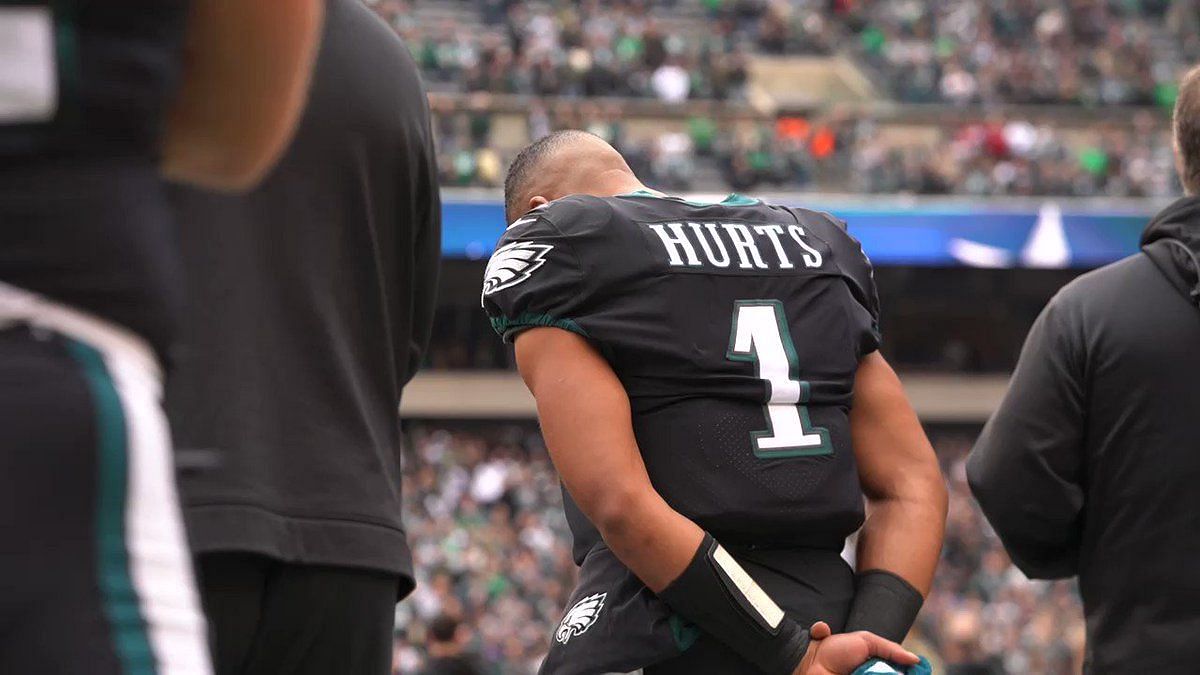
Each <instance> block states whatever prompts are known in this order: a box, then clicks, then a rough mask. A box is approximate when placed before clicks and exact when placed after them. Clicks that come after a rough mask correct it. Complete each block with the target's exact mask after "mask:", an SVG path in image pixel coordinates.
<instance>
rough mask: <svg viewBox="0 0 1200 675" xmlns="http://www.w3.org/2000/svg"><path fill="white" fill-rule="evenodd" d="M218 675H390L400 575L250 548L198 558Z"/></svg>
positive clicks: (198, 571) (201, 587)
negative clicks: (285, 558)
mask: <svg viewBox="0 0 1200 675" xmlns="http://www.w3.org/2000/svg"><path fill="white" fill-rule="evenodd" d="M196 568H197V573H198V575H199V577H200V592H201V596H202V599H203V601H204V609H205V611H206V613H207V614H208V619H209V624H210V625H209V635H210V636H211V639H212V642H213V658H214V665H215V667H216V672H217V675H387V674H389V673H391V664H392V628H393V624H394V623H395V607H396V589H397V584H398V583H399V581H398V579H397V578H396V577H395V576H394V575H391V574H386V573H383V572H373V571H368V570H358V569H350V568H342V567H322V566H317V565H297V564H289V563H283V562H279V561H277V560H274V559H272V558H268V557H266V556H261V555H255V554H251V553H205V554H201V555H200V556H199V557H198V558H197V565H196Z"/></svg>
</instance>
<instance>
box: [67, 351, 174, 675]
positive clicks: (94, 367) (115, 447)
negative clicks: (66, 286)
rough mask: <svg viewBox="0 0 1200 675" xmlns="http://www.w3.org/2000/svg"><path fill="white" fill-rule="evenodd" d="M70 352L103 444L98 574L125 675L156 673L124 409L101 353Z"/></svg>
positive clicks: (97, 527)
mask: <svg viewBox="0 0 1200 675" xmlns="http://www.w3.org/2000/svg"><path fill="white" fill-rule="evenodd" d="M70 351H71V356H72V357H74V359H75V360H76V361H77V362H78V363H79V365H80V367H81V368H82V370H83V374H84V377H85V378H86V379H87V383H88V389H89V390H90V391H91V394H92V400H93V403H94V406H95V409H96V430H97V442H98V445H99V447H98V448H97V450H98V455H99V463H98V464H99V486H98V487H99V489H98V490H97V500H98V503H97V505H96V538H97V547H98V548H97V559H98V564H99V569H98V570H97V572H98V577H99V580H100V595H101V598H102V601H103V603H104V611H105V614H106V616H107V617H108V621H109V627H110V630H111V631H112V637H113V647H114V649H115V651H116V653H117V657H118V659H119V660H120V662H121V667H122V671H123V673H124V674H125V675H156V673H157V669H156V667H155V657H154V652H153V650H152V649H151V648H150V640H149V637H148V635H147V632H146V621H145V618H144V617H143V616H142V610H141V604H140V600H139V598H138V594H137V589H135V588H134V585H133V579H132V577H131V576H130V571H129V552H128V549H127V548H126V536H125V505H126V500H127V498H128V494H127V493H128V476H129V458H128V454H127V439H128V434H127V429H126V425H125V413H124V409H123V408H122V405H121V398H120V395H119V394H118V393H117V389H116V387H115V386H114V385H113V380H112V376H111V375H110V374H109V372H108V368H107V367H106V366H105V364H104V357H103V356H101V354H100V352H98V351H96V350H95V349H93V348H92V347H89V346H88V345H85V344H83V343H82V342H78V341H74V340H73V341H71V342H70Z"/></svg>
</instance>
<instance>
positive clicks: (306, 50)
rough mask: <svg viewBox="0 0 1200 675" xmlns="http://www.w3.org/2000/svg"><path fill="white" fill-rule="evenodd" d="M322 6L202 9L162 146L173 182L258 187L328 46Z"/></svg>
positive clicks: (248, 0)
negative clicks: (323, 46) (320, 52)
mask: <svg viewBox="0 0 1200 675" xmlns="http://www.w3.org/2000/svg"><path fill="white" fill-rule="evenodd" d="M324 12H325V4H324V3H323V2H322V1H321V0H285V1H280V0H238V1H237V2H226V1H224V0H194V1H193V2H192V3H191V12H190V14H189V16H188V33H187V39H186V42H185V49H184V63H183V65H184V77H183V82H182V86H181V88H180V91H179V93H178V95H177V96H176V98H175V102H174V104H173V106H172V108H171V112H170V115H169V118H168V123H167V130H166V137H165V139H164V142H163V171H164V173H165V174H166V175H167V177H169V178H171V179H172V180H178V181H181V182H185V183H191V184H195V185H199V186H201V187H206V188H211V189H224V190H241V189H248V188H250V187H253V186H254V184H256V183H257V182H258V181H259V180H260V179H261V178H262V177H263V176H264V175H265V174H266V173H267V171H269V170H270V168H271V167H272V166H273V165H274V163H275V161H276V160H277V159H278V158H279V156H280V155H281V154H282V153H283V151H284V150H285V149H286V148H287V145H288V142H289V141H290V140H291V137H292V132H293V131H294V130H295V127H296V125H297V123H298V121H299V119H300V115H301V113H302V112H303V110H304V102H305V98H306V96H307V93H308V84H309V79H310V75H311V71H312V65H313V62H314V61H315V60H316V55H317V49H318V46H319V45H320V40H321V26H322V20H323V18H324Z"/></svg>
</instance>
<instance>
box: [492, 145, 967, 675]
mask: <svg viewBox="0 0 1200 675" xmlns="http://www.w3.org/2000/svg"><path fill="white" fill-rule="evenodd" d="M505 200H506V210H507V213H508V220H509V222H510V225H509V226H508V228H507V230H506V231H505V232H504V235H503V236H502V237H501V239H500V242H499V244H498V246H497V248H496V251H495V253H494V254H493V256H492V258H491V261H490V262H489V264H488V267H487V272H486V278H485V281H484V287H483V305H484V307H485V309H486V311H487V312H488V314H489V316H490V319H491V323H492V326H493V327H494V328H495V329H496V331H497V332H498V333H499V334H500V335H502V336H503V337H504V339H505V340H508V341H511V342H513V343H514V344H515V350H516V359H517V365H518V368H519V369H520V373H521V377H522V378H523V379H524V381H525V383H526V385H527V386H528V387H529V389H530V391H531V392H532V393H533V395H534V397H535V398H536V400H537V408H538V416H539V418H540V421H541V424H542V430H543V433H544V435H545V439H546V445H547V447H548V449H549V452H550V455H551V458H552V459H553V461H554V464H555V467H556V468H557V470H558V472H559V474H560V476H561V479H562V482H563V485H564V486H565V494H564V501H565V508H566V512H567V518H568V520H569V522H570V525H571V529H572V533H573V535H574V555H575V560H576V563H577V564H579V565H580V567H581V570H580V576H579V583H578V586H577V587H576V589H575V591H574V594H573V596H572V598H571V600H570V604H569V605H568V609H567V611H566V614H565V616H564V618H563V621H562V623H561V624H560V625H559V626H558V627H557V628H556V629H555V630H554V632H553V641H552V643H551V650H550V654H549V656H548V657H547V659H546V661H545V663H544V664H543V666H542V672H543V673H549V674H552V675H574V674H584V673H610V672H629V671H635V670H637V669H644V672H645V673H646V675H674V674H677V673H678V674H683V673H688V674H692V675H694V674H697V673H699V674H704V673H753V672H766V673H780V674H784V675H790V674H791V673H833V672H844V673H848V672H850V671H852V670H853V669H854V668H855V667H857V666H859V665H860V664H862V663H863V662H864V661H866V660H867V659H868V657H869V656H881V657H883V658H886V659H889V660H892V661H894V662H896V663H898V664H900V665H908V664H912V663H915V662H916V657H915V656H913V655H912V654H909V653H908V652H906V651H904V650H902V649H901V648H900V647H898V646H897V645H896V644H894V642H892V641H900V640H901V639H903V637H904V636H905V634H906V633H907V632H908V630H909V628H910V627H911V625H912V622H913V620H914V619H915V617H916V615H917V612H918V610H919V609H920V606H921V604H922V601H923V596H924V594H925V593H927V592H928V590H929V586H930V582H931V580H932V577H933V572H934V568H935V566H936V563H937V559H938V554H939V551H940V549H941V542H942V532H943V526H944V521H945V511H946V492H945V487H944V484H943V480H942V477H941V473H940V471H939V468H938V464H937V460H936V458H935V456H934V453H933V450H932V448H931V447H930V445H929V442H928V440H927V439H926V438H925V435H924V433H923V431H922V429H921V427H920V424H919V423H918V421H917V418H916V416H915V414H914V413H913V411H912V409H911V407H910V406H909V404H908V402H907V399H906V397H905V395H904V392H903V390H902V388H901V386H900V383H899V381H898V379H897V378H896V375H895V373H893V371H892V369H891V368H890V367H889V366H888V364H887V362H886V361H885V360H884V359H883V357H882V356H880V355H879V353H878V348H879V341H880V335H879V330H878V317H879V306H878V300H877V298H876V292H875V283H874V280H873V277H872V270H871V265H870V262H869V261H868V260H867V258H866V256H865V255H864V254H863V252H862V249H861V247H860V246H859V244H858V242H857V241H856V240H855V239H854V238H853V237H851V236H850V235H849V234H848V233H847V232H846V227H845V224H844V223H842V222H840V221H838V220H837V219H835V218H833V217H832V216H830V215H828V214H825V213H820V212H816V211H810V210H806V209H800V208H790V207H784V206H778V205H772V204H768V203H765V202H761V201H758V200H755V199H749V198H746V197H742V196H738V195H731V196H729V197H728V198H727V199H725V200H724V201H721V202H719V203H696V202H691V201H687V200H684V199H680V198H677V197H670V196H667V195H664V194H661V193H658V192H655V191H652V190H649V189H647V188H646V187H645V186H643V185H642V183H641V182H640V181H639V180H638V179H637V177H636V176H634V174H633V173H632V171H631V170H630V169H629V167H628V165H627V164H626V163H625V161H624V160H623V158H622V157H621V156H620V154H618V153H617V152H616V151H615V150H614V149H613V148H612V147H611V146H609V145H608V144H607V143H605V142H604V141H602V140H600V139H599V138H597V137H595V136H592V135H590V134H587V133H583V132H578V131H567V132H559V133H557V134H553V135H551V136H548V137H545V138H543V139H541V140H539V141H537V142H535V143H533V144H532V145H530V146H529V147H528V148H526V149H525V150H524V151H523V152H522V153H521V154H520V155H519V156H518V157H517V159H516V160H515V161H514V163H513V165H512V167H511V168H510V170H509V174H508V177H507V180H506V183H505ZM864 496H865V498H866V509H865V516H864ZM864 518H865V525H864ZM860 527H862V531H861V534H860V535H859V540H858V553H857V565H858V569H857V574H856V573H855V571H854V570H852V569H851V568H850V567H849V565H848V564H847V563H846V562H845V561H844V560H843V558H842V557H841V555H840V553H841V551H842V548H843V546H844V542H845V540H846V538H847V537H848V536H849V535H851V534H852V533H854V532H855V531H856V530H859V528H860ZM831 632H832V633H834V634H833V635H832V636H831ZM885 638H886V639H885Z"/></svg>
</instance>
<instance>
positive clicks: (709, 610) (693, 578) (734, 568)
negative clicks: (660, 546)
mask: <svg viewBox="0 0 1200 675" xmlns="http://www.w3.org/2000/svg"><path fill="white" fill-rule="evenodd" d="M658 597H660V598H662V600H663V602H665V603H667V605H668V606H670V608H671V609H673V610H675V611H676V612H678V613H679V614H681V615H682V616H683V618H685V619H687V620H689V621H691V622H692V623H694V624H696V625H697V626H699V627H700V629H701V630H703V631H704V632H706V633H708V634H709V635H712V636H713V637H714V638H716V639H718V640H720V641H721V642H724V643H725V644H726V645H727V646H729V648H730V649H732V650H733V651H735V652H737V653H738V654H739V655H741V656H742V657H743V658H745V659H746V660H747V661H750V662H751V663H753V664H754V665H756V666H758V667H759V668H760V669H761V670H762V671H763V672H766V673H770V674H771V675H775V674H779V675H791V674H792V672H794V671H795V670H796V666H798V665H800V661H801V659H803V658H804V653H805V652H806V651H808V642H809V638H808V631H807V630H805V629H803V628H801V627H800V625H799V624H797V623H796V622H795V621H792V620H791V619H789V618H787V617H786V616H785V615H784V613H783V610H782V609H780V608H779V606H778V605H776V604H775V602H774V601H773V600H771V598H770V597H769V596H768V595H767V594H766V592H765V591H763V589H762V588H760V587H759V585H758V584H757V583H755V582H754V580H753V579H752V578H750V575H749V574H748V573H747V572H746V571H745V570H744V569H742V566H741V565H739V564H738V563H737V561H735V560H734V559H733V557H732V556H730V555H729V553H728V552H727V551H726V550H725V549H724V548H722V547H721V545H720V544H718V543H717V541H716V540H715V539H713V538H712V536H711V535H708V534H705V535H704V541H702V542H700V547H699V548H698V549H696V554H695V555H694V556H692V562H691V563H690V564H688V566H687V569H685V570H684V571H683V573H682V574H680V575H679V577H678V578H676V579H675V581H672V582H671V585H669V586H667V587H666V588H664V589H663V590H662V592H661V593H659V594H658Z"/></svg>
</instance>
